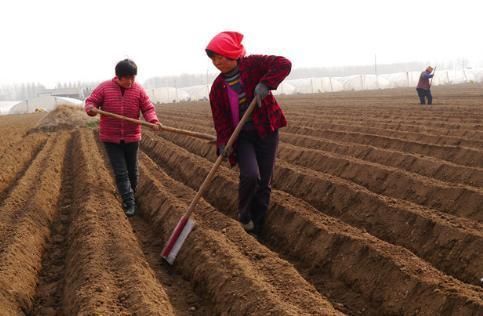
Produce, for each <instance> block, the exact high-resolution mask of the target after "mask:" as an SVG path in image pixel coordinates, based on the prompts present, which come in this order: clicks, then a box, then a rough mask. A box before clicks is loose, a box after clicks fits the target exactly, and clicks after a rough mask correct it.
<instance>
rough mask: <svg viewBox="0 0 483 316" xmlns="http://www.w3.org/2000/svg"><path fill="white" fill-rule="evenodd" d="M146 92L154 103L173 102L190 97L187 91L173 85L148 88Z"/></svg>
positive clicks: (186, 99)
mask: <svg viewBox="0 0 483 316" xmlns="http://www.w3.org/2000/svg"><path fill="white" fill-rule="evenodd" d="M146 93H147V94H148V96H149V98H150V99H151V102H153V103H173V102H180V101H188V100H189V99H190V95H189V94H188V93H187V92H186V91H184V90H181V89H177V88H173V87H162V88H156V89H146Z"/></svg>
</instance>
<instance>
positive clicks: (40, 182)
mask: <svg viewBox="0 0 483 316" xmlns="http://www.w3.org/2000/svg"><path fill="white" fill-rule="evenodd" d="M433 93H434V95H435V102H434V103H435V104H434V105H433V106H432V107H431V108H429V107H426V108H421V107H420V106H419V105H417V97H416V96H415V93H414V89H395V90H385V91H366V92H348V93H333V94H324V95H311V96H290V97H283V98H279V100H280V103H281V104H282V107H283V108H284V110H285V112H286V114H287V118H288V121H289V124H290V126H289V127H287V128H285V129H283V130H282V133H281V143H280V146H279V153H278V161H277V165H276V169H275V174H274V179H273V180H274V181H273V187H274V190H273V193H272V201H271V205H270V209H269V211H268V218H267V225H266V227H265V229H264V231H263V233H262V235H261V236H260V238H259V239H255V238H254V237H252V236H251V235H249V234H246V233H245V232H244V230H243V229H242V228H241V226H240V225H239V224H238V223H237V221H236V215H235V214H236V205H237V186H238V171H237V169H236V168H233V169H230V168H228V166H227V165H226V164H224V165H223V166H222V167H221V168H220V170H219V171H218V173H217V175H216V177H215V179H214V180H213V183H212V185H211V186H210V188H209V190H208V191H207V192H206V194H205V195H204V197H203V199H202V200H201V201H200V203H199V205H198V207H197V208H196V211H195V213H194V220H195V222H196V226H195V228H194V230H193V231H192V232H191V234H190V235H189V237H188V239H187V240H186V242H185V244H184V246H183V248H182V249H181V252H180V253H179V255H178V258H177V259H176V262H175V264H174V265H173V266H169V265H168V264H166V263H164V261H163V260H162V259H161V258H160V256H159V254H160V252H161V250H162V248H163V246H164V244H165V242H166V240H167V238H168V237H169V235H170V233H171V230H172V229H173V227H174V226H175V224H176V223H177V221H178V220H179V218H180V216H181V215H182V213H183V212H184V211H185V210H186V208H187V206H188V204H189V203H190V201H191V199H192V198H193V196H194V194H195V190H197V189H198V187H199V185H200V184H201V182H202V181H203V179H204V177H205V175H206V174H207V173H208V171H209V170H210V168H211V167H212V163H213V161H214V160H215V159H216V156H215V152H214V146H213V145H209V144H208V143H206V142H205V141H202V140H199V139H193V138H190V137H187V136H184V135H177V134H170V133H167V132H162V133H154V132H152V131H149V130H145V131H144V138H143V141H142V142H141V153H140V157H139V161H140V172H141V176H140V183H139V187H138V192H137V195H136V198H137V202H138V208H139V212H138V215H137V216H135V217H133V218H130V219H128V218H126V217H125V216H124V214H123V211H122V207H121V203H120V201H119V198H118V195H117V193H116V188H115V184H114V179H113V175H112V173H111V170H110V166H109V163H108V160H107V159H106V156H105V153H104V150H103V146H102V144H100V143H99V141H98V140H97V136H96V133H95V131H93V130H92V129H88V128H84V127H86V126H94V125H95V121H96V119H91V118H88V117H87V116H86V115H85V113H84V112H83V111H82V110H81V109H75V108H68V107H61V108H59V109H58V110H57V111H54V112H51V113H49V114H48V115H46V114H45V113H38V114H31V115H24V116H4V117H0V132H1V133H2V136H4V141H2V143H1V144H0V165H1V166H2V168H1V169H0V241H1V242H0V310H1V311H2V312H1V313H0V314H6V315H17V314H27V315H78V314H82V315H135V314H137V315H335V314H349V315H415V314H418V315H481V314H483V289H482V287H481V286H482V284H481V282H480V279H481V277H483V269H482V267H483V256H482V255H481V249H483V233H482V232H483V226H482V225H483V223H482V221H483V217H482V216H483V215H482V214H483V209H482V205H483V203H482V202H483V164H482V163H483V141H482V136H483V106H482V104H481V96H482V95H481V92H480V89H479V87H477V86H471V85H464V86H456V87H435V89H434V92H433ZM157 112H158V115H159V117H160V119H161V121H162V122H163V123H165V124H166V125H170V126H176V127H180V128H185V129H191V130H195V131H200V132H205V133H213V127H212V119H211V113H210V110H209V105H208V104H207V103H206V102H197V103H185V104H173V105H164V106H160V107H158V108H157ZM92 122H94V123H92Z"/></svg>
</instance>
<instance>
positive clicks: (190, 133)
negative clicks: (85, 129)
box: [93, 108, 216, 142]
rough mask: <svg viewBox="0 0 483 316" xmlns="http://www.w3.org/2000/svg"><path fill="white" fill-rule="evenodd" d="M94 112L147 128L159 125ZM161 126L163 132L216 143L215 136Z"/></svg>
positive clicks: (99, 111) (96, 110) (107, 113)
mask: <svg viewBox="0 0 483 316" xmlns="http://www.w3.org/2000/svg"><path fill="white" fill-rule="evenodd" d="M93 111H95V112H97V113H99V114H102V115H106V116H110V117H114V118H117V119H120V120H124V121H128V122H131V123H135V124H139V125H144V126H147V127H154V126H156V125H157V124H153V123H149V122H145V121H141V120H136V119H133V118H130V117H127V116H123V115H119V114H116V113H111V112H106V111H103V110H99V109H97V108H94V109H93ZM159 126H160V128H161V130H163V131H167V132H173V133H178V134H184V135H188V136H193V137H197V138H201V139H206V140H209V141H210V142H216V137H215V136H213V135H209V134H205V133H199V132H193V131H188V130H185V129H179V128H174V127H169V126H165V125H163V124H161V123H160V124H159Z"/></svg>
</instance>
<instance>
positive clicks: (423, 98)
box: [416, 88, 433, 104]
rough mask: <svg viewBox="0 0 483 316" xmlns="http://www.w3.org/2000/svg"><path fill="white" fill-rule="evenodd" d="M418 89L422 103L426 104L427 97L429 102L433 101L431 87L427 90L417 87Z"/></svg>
mask: <svg viewBox="0 0 483 316" xmlns="http://www.w3.org/2000/svg"><path fill="white" fill-rule="evenodd" d="M416 91H417V92H418V96H419V102H420V103H421V104H426V98H427V99H428V104H432V103H433V96H432V95H431V90H430V89H428V90H426V89H421V88H417V89H416Z"/></svg>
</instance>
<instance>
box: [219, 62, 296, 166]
mask: <svg viewBox="0 0 483 316" xmlns="http://www.w3.org/2000/svg"><path fill="white" fill-rule="evenodd" d="M238 67H239V69H240V77H241V81H242V82H243V85H244V87H245V93H246V96H247V100H248V102H251V101H252V99H253V92H254V90H255V86H256V85H257V84H258V83H259V82H261V83H263V84H264V85H266V86H267V87H268V88H269V89H270V90H276V89H277V87H278V85H279V84H280V83H281V82H282V81H283V79H285V77H287V76H288V74H289V73H290V70H291V68H292V64H291V62H290V61H289V60H288V59H286V58H284V57H280V56H266V55H250V56H248V57H244V58H241V59H240V61H239V63H238ZM226 89H227V85H226V83H225V80H224V78H223V74H220V75H219V76H218V77H217V78H216V79H215V81H214V82H213V85H212V86H211V91H210V105H211V112H212V114H213V122H214V125H215V130H216V137H217V140H216V144H217V146H219V145H224V144H226V143H227V142H228V139H229V138H230V136H231V134H232V133H233V131H234V130H235V126H233V122H232V118H231V109H230V101H229V99H228V93H227V91H226ZM252 119H253V125H254V126H255V128H256V130H257V133H258V135H259V136H260V137H263V136H265V135H268V134H270V133H273V132H275V131H276V130H277V129H279V128H280V127H284V126H287V120H286V119H285V116H284V114H283V112H282V109H281V108H280V106H279V105H278V103H277V100H275V98H274V97H273V95H272V93H271V92H270V93H269V94H268V96H267V97H266V98H264V99H263V101H262V107H261V108H258V107H255V109H254V110H253V115H252ZM233 152H236V151H235V150H234V151H233ZM230 163H231V164H232V165H234V164H235V163H236V157H235V155H232V156H230Z"/></svg>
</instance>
